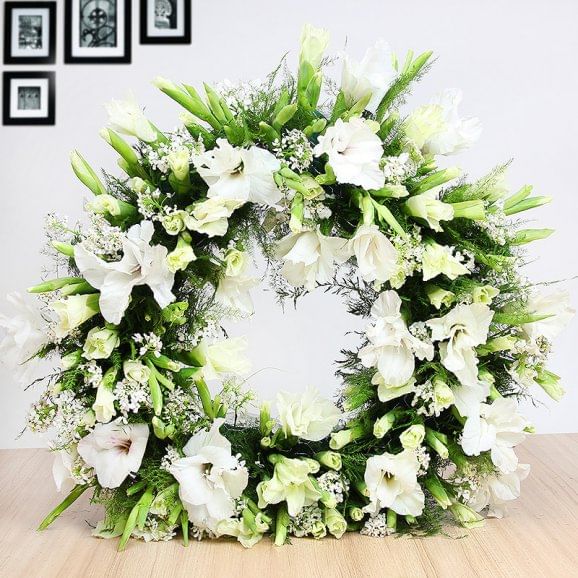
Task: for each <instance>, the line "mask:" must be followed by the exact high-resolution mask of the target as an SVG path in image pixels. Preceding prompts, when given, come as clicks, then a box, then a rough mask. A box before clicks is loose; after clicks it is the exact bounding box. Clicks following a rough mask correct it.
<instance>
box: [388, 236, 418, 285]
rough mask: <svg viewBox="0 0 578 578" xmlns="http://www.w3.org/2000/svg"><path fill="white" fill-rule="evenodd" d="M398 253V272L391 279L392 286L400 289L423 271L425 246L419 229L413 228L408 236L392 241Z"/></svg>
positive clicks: (397, 237)
mask: <svg viewBox="0 0 578 578" xmlns="http://www.w3.org/2000/svg"><path fill="white" fill-rule="evenodd" d="M391 241H392V243H393V246H394V247H395V248H396V250H397V253H398V258H397V270H396V271H395V272H394V274H393V275H392V277H391V279H390V283H391V286H392V287H393V288H394V289H399V288H400V287H401V286H402V285H403V284H404V283H405V280H406V279H407V278H408V277H411V276H412V275H413V274H414V273H415V272H416V271H420V270H421V261H422V258H423V252H424V244H423V241H422V237H421V233H420V230H419V227H413V228H412V229H410V230H409V231H407V234H406V235H405V236H404V237H402V236H396V237H393V238H392V239H391Z"/></svg>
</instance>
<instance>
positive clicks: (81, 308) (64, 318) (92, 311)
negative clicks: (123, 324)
mask: <svg viewBox="0 0 578 578" xmlns="http://www.w3.org/2000/svg"><path fill="white" fill-rule="evenodd" d="M98 299H99V295H98V294H97V293H94V294H90V295H72V296H71V297H67V298H66V299H59V300H58V301H55V302H54V303H53V304H52V308H53V309H54V311H55V312H56V314H57V315H58V317H59V321H58V324H57V325H56V327H55V328H54V333H55V335H56V337H58V338H62V337H66V336H67V335H68V334H69V333H70V332H71V331H72V330H73V329H76V328H77V327H79V326H80V325H82V324H83V323H84V322H85V321H88V320H89V319H90V318H91V317H93V316H94V315H96V314H97V313H98V312H99V311H100V308H99V305H98Z"/></svg>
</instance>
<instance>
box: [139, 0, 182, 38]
mask: <svg viewBox="0 0 578 578" xmlns="http://www.w3.org/2000/svg"><path fill="white" fill-rule="evenodd" d="M176 1H177V2H181V3H182V7H183V8H182V10H183V21H182V34H178V35H170V34H169V35H165V36H163V35H162V34H159V35H151V34H150V31H149V27H150V15H151V12H150V8H151V4H152V3H153V2H154V0H140V43H141V44H190V43H191V27H192V26H191V12H192V10H191V3H192V0H176Z"/></svg>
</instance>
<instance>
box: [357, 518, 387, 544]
mask: <svg viewBox="0 0 578 578" xmlns="http://www.w3.org/2000/svg"><path fill="white" fill-rule="evenodd" d="M359 533H360V534H362V535H363V536H370V537H371V538H385V537H386V536H391V535H392V534H395V530H394V529H393V528H390V527H389V526H388V525H387V515H386V514H385V513H382V514H377V516H371V518H369V519H368V520H367V521H366V522H365V524H363V528H362V529H361V531H360V532H359Z"/></svg>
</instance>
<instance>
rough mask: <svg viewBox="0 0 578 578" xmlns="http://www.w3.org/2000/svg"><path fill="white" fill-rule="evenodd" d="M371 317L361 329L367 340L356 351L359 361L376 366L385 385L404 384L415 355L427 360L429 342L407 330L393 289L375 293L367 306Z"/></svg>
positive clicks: (413, 363)
mask: <svg viewBox="0 0 578 578" xmlns="http://www.w3.org/2000/svg"><path fill="white" fill-rule="evenodd" d="M371 317H372V318H373V319H374V320H375V322H374V323H373V324H372V325H369V326H368V328H367V329H366V331H365V334H366V336H367V338H368V340H369V344H368V345H366V346H365V347H363V348H362V349H360V351H359V359H360V360H361V363H362V364H363V365H364V366H365V367H377V370H378V371H379V374H380V375H381V379H382V380H383V384H384V386H385V387H386V388H387V387H392V388H395V387H399V386H402V385H405V384H407V383H408V382H409V381H410V379H411V377H412V375H413V371H414V369H415V357H418V358H419V359H428V360H431V359H432V358H433V354H434V350H433V345H432V344H431V343H426V342H423V341H420V340H419V339H418V338H416V337H414V336H413V335H412V334H411V333H410V332H409V329H408V328H407V325H406V323H405V321H404V319H403V317H402V315H401V299H400V297H399V295H398V294H397V293H396V292H395V291H392V290H390V291H384V292H383V293H381V294H380V295H379V297H378V298H377V300H376V301H375V303H374V304H373V307H372V308H371Z"/></svg>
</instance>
